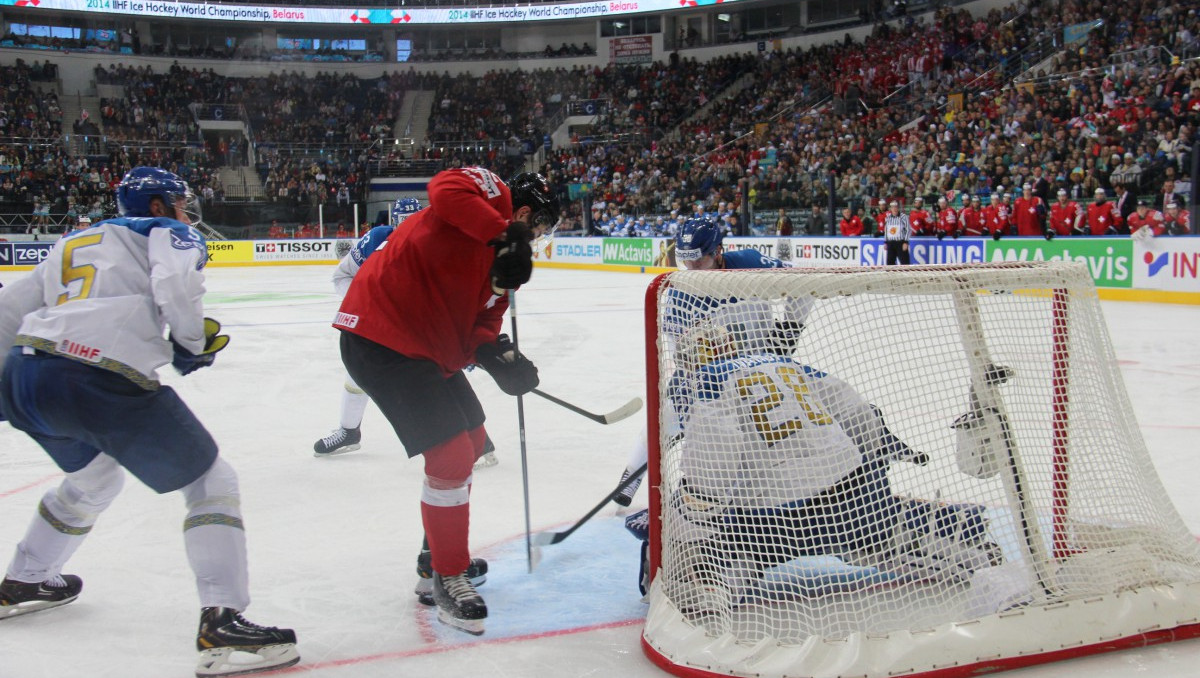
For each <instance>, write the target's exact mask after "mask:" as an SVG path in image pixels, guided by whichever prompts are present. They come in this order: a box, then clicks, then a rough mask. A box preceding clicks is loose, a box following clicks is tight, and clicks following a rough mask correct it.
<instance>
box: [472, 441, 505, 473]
mask: <svg viewBox="0 0 1200 678" xmlns="http://www.w3.org/2000/svg"><path fill="white" fill-rule="evenodd" d="M499 463H500V460H499V459H497V458H496V444H495V443H493V442H492V439H491V438H490V437H489V438H485V439H484V441H483V456H481V457H480V458H479V459H477V460H476V461H475V468H476V469H481V468H488V467H491V466H495V465H496V464H499Z"/></svg>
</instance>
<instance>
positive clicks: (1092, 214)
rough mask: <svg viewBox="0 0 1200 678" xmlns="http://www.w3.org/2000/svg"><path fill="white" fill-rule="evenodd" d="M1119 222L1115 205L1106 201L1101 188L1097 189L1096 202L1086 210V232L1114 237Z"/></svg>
mask: <svg viewBox="0 0 1200 678" xmlns="http://www.w3.org/2000/svg"><path fill="white" fill-rule="evenodd" d="M1121 221H1122V219H1121V213H1120V212H1119V211H1117V205H1116V203H1111V202H1109V201H1108V194H1107V193H1105V192H1104V189H1103V188H1097V189H1096V201H1095V202H1093V203H1092V204H1090V205H1088V208H1087V232H1088V233H1089V234H1090V235H1116V234H1117V226H1119V225H1120V224H1121Z"/></svg>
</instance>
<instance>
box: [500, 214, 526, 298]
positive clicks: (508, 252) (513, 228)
mask: <svg viewBox="0 0 1200 678" xmlns="http://www.w3.org/2000/svg"><path fill="white" fill-rule="evenodd" d="M532 241H533V231H531V230H529V226H528V225H527V224H525V223H524V222H521V221H514V222H512V223H511V224H509V225H508V228H507V229H505V231H504V237H503V238H502V239H499V240H495V241H493V245H494V246H495V248H496V258H495V259H494V260H493V261H492V284H493V285H494V286H495V287H496V289H499V290H512V289H516V288H518V287H520V286H521V285H524V284H525V283H527V282H529V278H530V276H532V275H533V247H532V246H531V245H530V244H529V243H530V242H532Z"/></svg>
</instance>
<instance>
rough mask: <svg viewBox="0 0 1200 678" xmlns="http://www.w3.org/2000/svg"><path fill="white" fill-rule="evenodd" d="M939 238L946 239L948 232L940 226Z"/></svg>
mask: <svg viewBox="0 0 1200 678" xmlns="http://www.w3.org/2000/svg"><path fill="white" fill-rule="evenodd" d="M937 239H938V240H945V239H946V232H945V231H943V230H942V229H940V228H939V229H938V232H937Z"/></svg>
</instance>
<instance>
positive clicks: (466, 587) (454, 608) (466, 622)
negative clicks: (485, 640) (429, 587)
mask: <svg viewBox="0 0 1200 678" xmlns="http://www.w3.org/2000/svg"><path fill="white" fill-rule="evenodd" d="M433 599H434V601H436V602H437V606H438V621H440V622H442V623H443V624H446V625H447V626H452V627H454V628H456V629H458V630H459V631H465V632H467V633H470V634H471V635H475V636H481V635H483V622H484V620H486V619H487V604H486V603H484V602H483V598H482V597H480V595H479V593H478V592H476V591H475V586H474V585H472V584H471V580H470V579H469V578H468V577H467V573H466V572H463V573H462V574H456V575H452V576H449V577H443V576H442V575H440V574H438V573H437V572H434V573H433Z"/></svg>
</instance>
